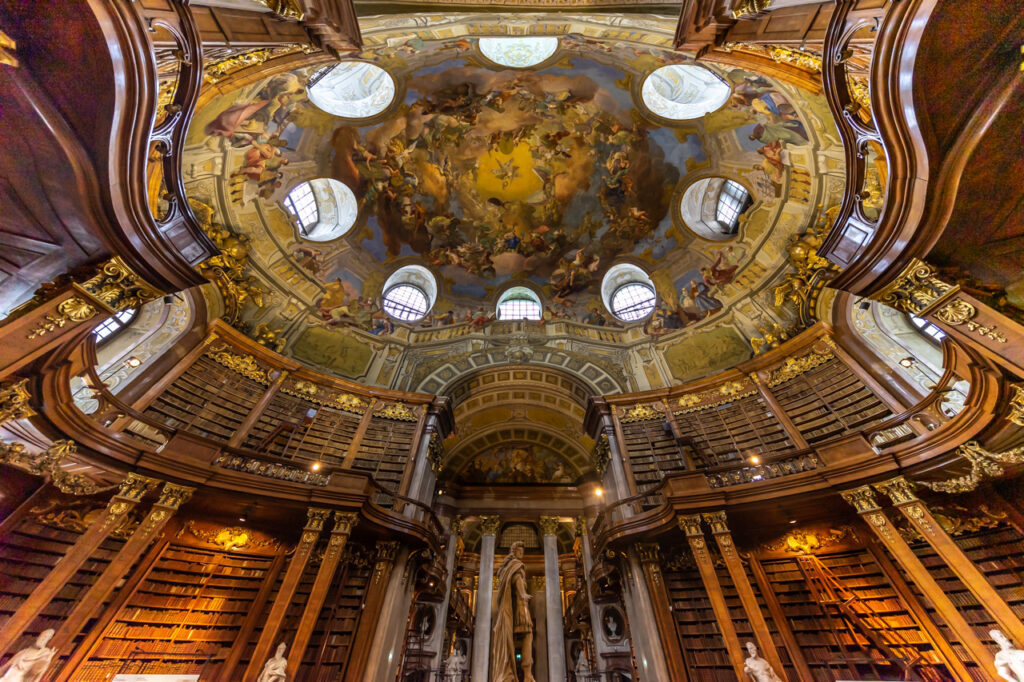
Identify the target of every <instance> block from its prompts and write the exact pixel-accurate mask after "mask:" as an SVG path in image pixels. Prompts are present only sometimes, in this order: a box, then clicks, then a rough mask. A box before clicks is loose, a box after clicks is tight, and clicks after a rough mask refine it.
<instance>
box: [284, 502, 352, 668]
mask: <svg viewBox="0 0 1024 682" xmlns="http://www.w3.org/2000/svg"><path fill="white" fill-rule="evenodd" d="M358 518H359V515H358V514H356V513H354V512H339V511H336V512H334V528H333V529H332V530H331V537H330V539H329V540H328V541H327V551H326V552H324V558H323V560H322V561H321V562H320V568H319V569H318V570H317V572H316V579H315V580H314V581H313V587H312V588H311V589H310V592H309V598H308V599H307V600H306V607H305V608H304V609H303V610H302V618H301V619H300V620H299V628H298V631H296V633H295V639H294V640H292V645H291V646H290V647H289V649H288V677H289V678H290V679H294V678H295V674H296V673H297V672H298V671H299V666H300V665H302V655H303V654H304V653H305V652H306V647H307V646H309V638H310V637H311V636H312V635H313V628H314V627H315V626H316V621H317V618H318V617H319V616H320V609H321V608H323V605H324V600H325V599H326V598H327V591H328V590H329V589H330V587H331V583H332V582H333V581H334V574H335V572H336V571H337V568H338V562H339V561H340V560H341V553H342V552H343V551H344V550H345V543H346V542H347V541H348V536H349V534H350V533H351V532H352V527H353V526H354V525H356V521H357V519H358Z"/></svg>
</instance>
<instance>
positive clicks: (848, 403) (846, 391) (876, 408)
mask: <svg viewBox="0 0 1024 682" xmlns="http://www.w3.org/2000/svg"><path fill="white" fill-rule="evenodd" d="M770 390H771V392H772V394H773V395H774V396H775V398H776V399H777V400H778V402H779V405H780V406H781V407H782V409H783V410H784V411H785V413H786V415H787V416H788V417H789V418H790V420H791V421H792V422H793V424H794V425H795V426H796V428H797V430H799V431H800V434H801V435H802V436H803V437H804V438H805V439H806V440H807V442H808V443H810V444H811V445H813V444H815V443H820V442H822V441H825V440H829V439H832V438H836V437H838V436H842V435H844V434H846V433H852V432H856V431H863V430H865V429H870V428H871V427H873V426H875V425H876V424H878V423H879V422H881V421H882V420H884V419H885V418H886V417H888V416H890V415H891V414H892V413H891V412H890V410H889V408H887V407H886V406H885V404H884V403H882V401H881V400H880V399H879V398H878V397H877V396H876V395H875V394H874V393H872V392H871V390H870V389H868V388H867V387H866V386H864V384H863V383H861V381H860V379H859V378H858V377H857V375H855V374H854V373H853V370H851V369H850V368H849V367H847V366H846V365H845V364H844V363H843V362H841V361H839V360H837V359H836V358H832V359H831V360H829V361H827V362H824V363H823V364H821V365H818V366H817V367H815V368H813V369H810V370H808V371H806V372H803V373H802V374H798V375H796V376H794V377H791V378H789V379H788V380H787V381H784V382H781V383H779V384H775V385H773V386H771V387H770Z"/></svg>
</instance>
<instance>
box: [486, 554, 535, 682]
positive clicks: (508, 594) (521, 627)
mask: <svg viewBox="0 0 1024 682" xmlns="http://www.w3.org/2000/svg"><path fill="white" fill-rule="evenodd" d="M496 594H497V598H498V600H497V607H496V608H495V617H494V630H493V632H492V634H491V675H490V682H519V676H518V675H517V673H516V641H515V638H516V635H522V636H523V648H522V663H523V680H522V682H536V680H534V678H533V621H532V620H531V619H530V595H529V594H528V593H527V592H526V564H524V563H523V543H521V542H513V543H512V547H511V548H510V549H509V552H508V556H506V557H505V559H504V560H503V561H502V562H501V566H499V567H498V587H497V590H496Z"/></svg>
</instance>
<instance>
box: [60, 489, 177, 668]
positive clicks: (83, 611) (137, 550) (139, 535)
mask: <svg viewBox="0 0 1024 682" xmlns="http://www.w3.org/2000/svg"><path fill="white" fill-rule="evenodd" d="M194 491H195V488H189V487H187V486H183V485H175V484H174V483H166V484H164V488H163V490H161V491H160V499H158V500H157V501H156V503H155V504H154V505H153V508H152V509H150V511H149V514H148V515H147V516H146V518H145V519H144V520H143V521H142V523H140V524H139V527H138V528H136V529H135V532H134V533H132V535H131V537H130V538H128V540H127V541H126V542H125V543H124V545H122V547H121V549H120V551H119V552H118V553H117V554H116V555H115V556H114V558H113V559H111V561H110V563H109V564H107V567H106V568H105V569H104V570H103V573H101V574H100V576H99V577H98V578H97V579H96V582H94V583H93V584H92V585H91V586H90V587H89V589H88V590H86V592H85V594H84V595H83V596H82V597H80V598H79V600H78V603H77V604H76V605H75V608H74V609H72V610H71V613H70V614H68V617H67V618H66V619H65V620H64V622H63V623H62V624H61V626H60V629H59V630H57V634H55V635H54V636H53V639H52V640H51V643H50V646H52V647H53V648H55V649H57V650H58V651H66V650H67V647H68V645H70V644H71V643H72V642H73V641H74V639H75V637H76V636H77V635H78V633H79V632H81V630H82V628H83V627H85V624H86V623H88V622H89V619H90V618H92V616H93V614H94V613H96V611H97V610H98V609H99V608H100V606H102V605H103V604H104V602H106V601H107V599H108V598H109V597H110V595H111V593H113V591H114V589H115V588H116V587H117V583H118V581H120V580H121V578H122V577H124V574H125V573H127V572H128V570H129V569H130V568H131V567H132V566H133V565H134V564H135V562H136V561H137V560H138V558H139V557H140V556H142V553H143V552H145V551H146V548H147V547H149V545H150V544H151V543H152V542H153V539H154V538H155V537H156V536H157V535H159V534H160V532H161V531H162V530H163V529H164V526H166V525H167V522H168V521H170V520H171V517H172V516H174V514H175V512H177V511H178V508H179V507H180V506H181V505H182V504H184V503H185V502H187V501H188V499H189V498H190V497H192V493H193V492H194Z"/></svg>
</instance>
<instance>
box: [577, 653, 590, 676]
mask: <svg viewBox="0 0 1024 682" xmlns="http://www.w3.org/2000/svg"><path fill="white" fill-rule="evenodd" d="M575 672H576V682H585V680H586V679H587V678H588V677H590V664H589V663H588V662H587V652H586V651H584V650H583V649H580V655H579V656H577V657H576V671H575Z"/></svg>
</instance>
